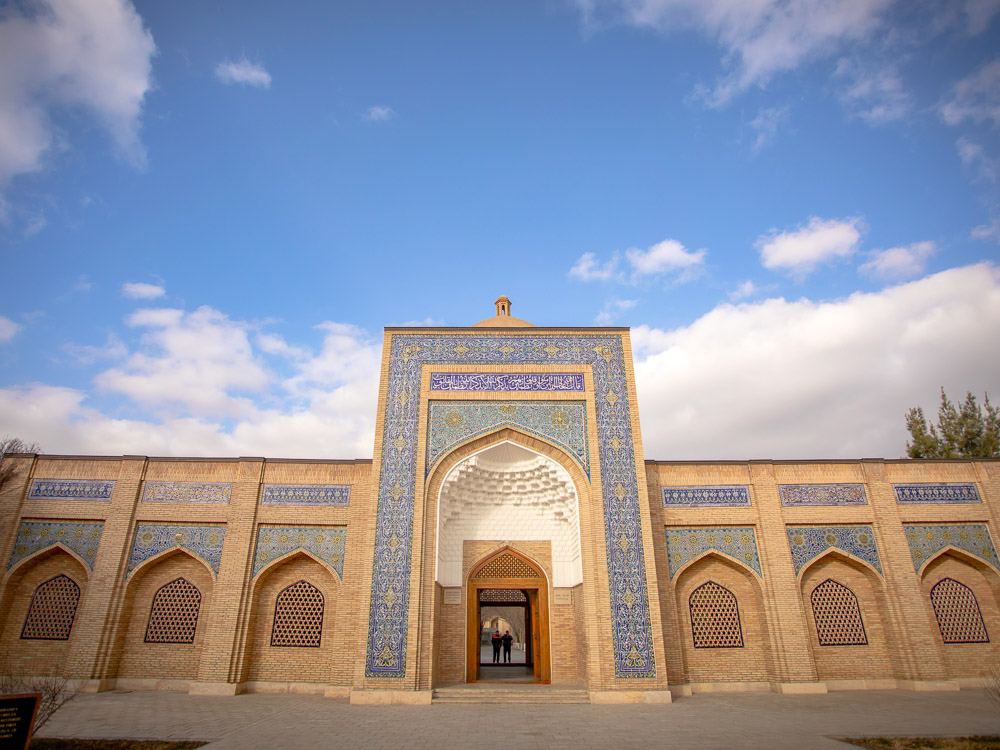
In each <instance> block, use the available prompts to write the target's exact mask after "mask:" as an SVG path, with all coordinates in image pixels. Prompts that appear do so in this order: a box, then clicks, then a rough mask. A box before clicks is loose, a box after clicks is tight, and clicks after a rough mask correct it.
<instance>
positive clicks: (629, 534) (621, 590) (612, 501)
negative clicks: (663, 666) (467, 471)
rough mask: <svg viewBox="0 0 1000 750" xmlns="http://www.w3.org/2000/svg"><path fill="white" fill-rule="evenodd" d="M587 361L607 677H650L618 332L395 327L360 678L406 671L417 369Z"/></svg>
mask: <svg viewBox="0 0 1000 750" xmlns="http://www.w3.org/2000/svg"><path fill="white" fill-rule="evenodd" d="M447 363H454V364H458V365H489V366H493V365H498V364H501V365H502V364H511V365H518V364H527V363H530V364H531V365H539V366H545V365H566V364H579V365H584V366H590V367H591V371H592V373H593V382H594V391H595V393H594V397H595V407H596V412H597V425H596V431H597V436H598V445H599V449H600V450H599V456H598V458H599V460H600V462H601V464H600V465H601V481H602V486H601V489H602V494H603V497H604V534H605V545H606V549H607V559H608V572H609V586H610V598H611V610H612V611H611V615H612V645H613V648H614V658H615V675H616V676H617V677H625V678H633V677H634V678H643V677H655V676H656V665H655V662H654V658H653V643H652V627H651V625H650V611H649V594H648V587H647V582H646V575H645V560H644V557H645V553H644V551H643V548H642V536H641V533H640V525H641V515H640V508H639V483H638V482H639V477H638V476H637V474H636V468H635V453H634V447H633V439H632V415H631V409H630V406H629V398H628V396H629V394H628V390H627V388H628V379H627V377H626V371H625V359H624V354H623V348H622V339H621V335H620V334H614V333H608V332H602V333H600V334H597V335H591V334H579V335H573V334H566V335H550V334H545V335H538V334H529V333H523V334H522V333H517V334H506V333H485V334H481V333H474V332H470V333H455V334H439V333H433V334H427V333H416V332H415V333H395V334H394V335H393V337H392V342H391V349H390V352H389V365H388V368H389V372H388V385H387V388H388V392H387V396H386V399H385V407H384V408H385V411H384V413H383V415H382V420H383V425H384V433H383V434H384V440H383V443H382V452H381V455H380V456H379V466H380V469H379V479H378V504H377V508H376V520H375V524H376V525H375V553H374V560H373V563H372V585H371V605H370V609H369V613H368V642H367V655H366V659H365V674H366V675H367V676H369V677H404V676H405V675H406V639H407V629H408V628H407V623H408V618H409V611H410V565H411V559H412V554H413V550H412V546H413V518H414V507H413V506H414V497H415V493H416V479H417V477H416V464H417V459H416V444H417V433H418V430H419V425H418V415H419V401H420V382H421V374H422V371H423V368H424V366H426V365H440V364H447Z"/></svg>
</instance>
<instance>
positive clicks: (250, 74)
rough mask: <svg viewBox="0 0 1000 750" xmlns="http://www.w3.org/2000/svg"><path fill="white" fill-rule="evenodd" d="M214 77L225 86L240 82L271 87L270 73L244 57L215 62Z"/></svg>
mask: <svg viewBox="0 0 1000 750" xmlns="http://www.w3.org/2000/svg"><path fill="white" fill-rule="evenodd" d="M215 77H216V78H217V79H218V80H219V81H220V82H221V83H224V84H226V85H227V86H231V85H233V84H236V83H240V84H243V85H244V86H256V87H257V88H262V89H269V88H271V74H270V73H268V72H267V70H266V69H265V68H264V66H263V65H261V64H260V63H252V62H250V61H249V60H247V59H246V58H245V57H243V58H241V59H239V60H223V61H222V62H220V63H217V64H216V66H215Z"/></svg>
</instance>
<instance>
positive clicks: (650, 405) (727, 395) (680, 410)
mask: <svg viewBox="0 0 1000 750" xmlns="http://www.w3.org/2000/svg"><path fill="white" fill-rule="evenodd" d="M997 330H1000V269H997V268H996V267H995V266H992V265H988V264H980V265H975V266H968V267H965V268H956V269H951V270H948V271H944V272H941V273H938V274H934V275H932V276H928V277H926V278H924V279H920V280H918V281H913V282H910V283H907V284H903V285H900V286H894V287H889V288H886V289H883V290H881V291H879V292H877V293H870V294H862V293H856V294H853V295H851V296H850V297H848V298H846V299H841V300H836V301H831V302H814V301H812V300H808V299H801V300H797V301H793V302H791V301H787V300H784V299H768V300H764V301H761V302H758V303H754V304H743V305H739V306H733V305H729V304H723V305H720V306H719V307H717V308H715V309H714V310H712V311H711V312H709V313H707V314H706V315H704V316H702V317H701V318H699V319H698V320H696V321H695V322H694V323H692V324H691V325H689V326H685V327H682V328H678V329H675V330H671V331H663V330H659V329H653V328H648V327H646V326H640V327H639V328H634V329H633V331H632V341H633V347H634V350H635V352H636V383H637V389H638V396H639V404H640V405H641V417H642V433H643V441H644V444H645V454H646V458H649V459H746V458H848V457H853V458H860V457H866V456H884V457H888V458H894V457H899V456H902V455H904V453H905V450H906V440H907V433H906V429H905V425H904V421H903V415H904V414H905V412H906V410H907V409H908V408H909V407H911V406H915V405H917V404H922V405H924V406H925V407H929V408H930V411H931V413H933V412H934V409H935V408H936V404H937V400H938V393H939V388H940V387H941V386H944V387H945V388H946V389H947V390H948V391H949V392H950V393H952V394H953V395H957V396H961V395H962V394H964V393H965V392H966V391H967V390H971V391H972V392H973V393H982V392H984V391H987V390H992V389H994V388H995V387H996V373H997V372H1000V350H998V349H997V348H996V347H989V346H983V345H982V342H983V341H990V340H992V339H993V338H994V335H995V331H997Z"/></svg>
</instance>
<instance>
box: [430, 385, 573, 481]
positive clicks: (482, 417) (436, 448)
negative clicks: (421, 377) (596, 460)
mask: <svg viewBox="0 0 1000 750" xmlns="http://www.w3.org/2000/svg"><path fill="white" fill-rule="evenodd" d="M429 407H430V408H428V410H427V460H426V463H425V466H426V474H430V472H431V469H432V468H433V467H434V464H436V463H437V462H438V459H440V458H441V457H442V456H443V455H444V454H445V453H447V452H448V451H449V450H451V448H453V447H454V446H456V445H458V444H459V443H463V442H465V441H466V440H469V439H471V438H474V437H479V436H480V435H486V434H487V433H490V432H494V431H496V430H498V429H500V428H501V427H516V428H518V429H520V430H522V431H523V432H527V433H529V434H531V435H536V436H538V437H541V438H545V439H546V440H550V441H551V442H553V443H556V444H557V445H559V446H560V447H562V448H563V449H564V450H565V451H566V452H567V453H569V454H570V455H571V456H572V457H573V458H575V459H576V460H577V463H579V464H580V466H581V467H582V468H583V470H584V471H585V472H587V477H588V478H589V477H590V446H589V441H588V440H587V405H586V404H585V403H583V402H582V401H431V402H430V403H429Z"/></svg>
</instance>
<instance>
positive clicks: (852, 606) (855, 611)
mask: <svg viewBox="0 0 1000 750" xmlns="http://www.w3.org/2000/svg"><path fill="white" fill-rule="evenodd" d="M810 599H812V608H813V617H815V618H816V635H817V636H818V637H819V645H820V646H867V645H868V637H867V636H866V635H865V625H864V623H863V622H862V621H861V609H860V607H858V598H857V597H856V596H855V595H854V592H853V591H851V590H850V589H849V588H847V586H844V585H843V584H840V583H837V582H836V581H834V580H833V579H831V578H827V579H826V580H825V581H823V583H821V584H820V585H819V586H817V587H816V588H814V589H813V592H812V595H811V596H810Z"/></svg>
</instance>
